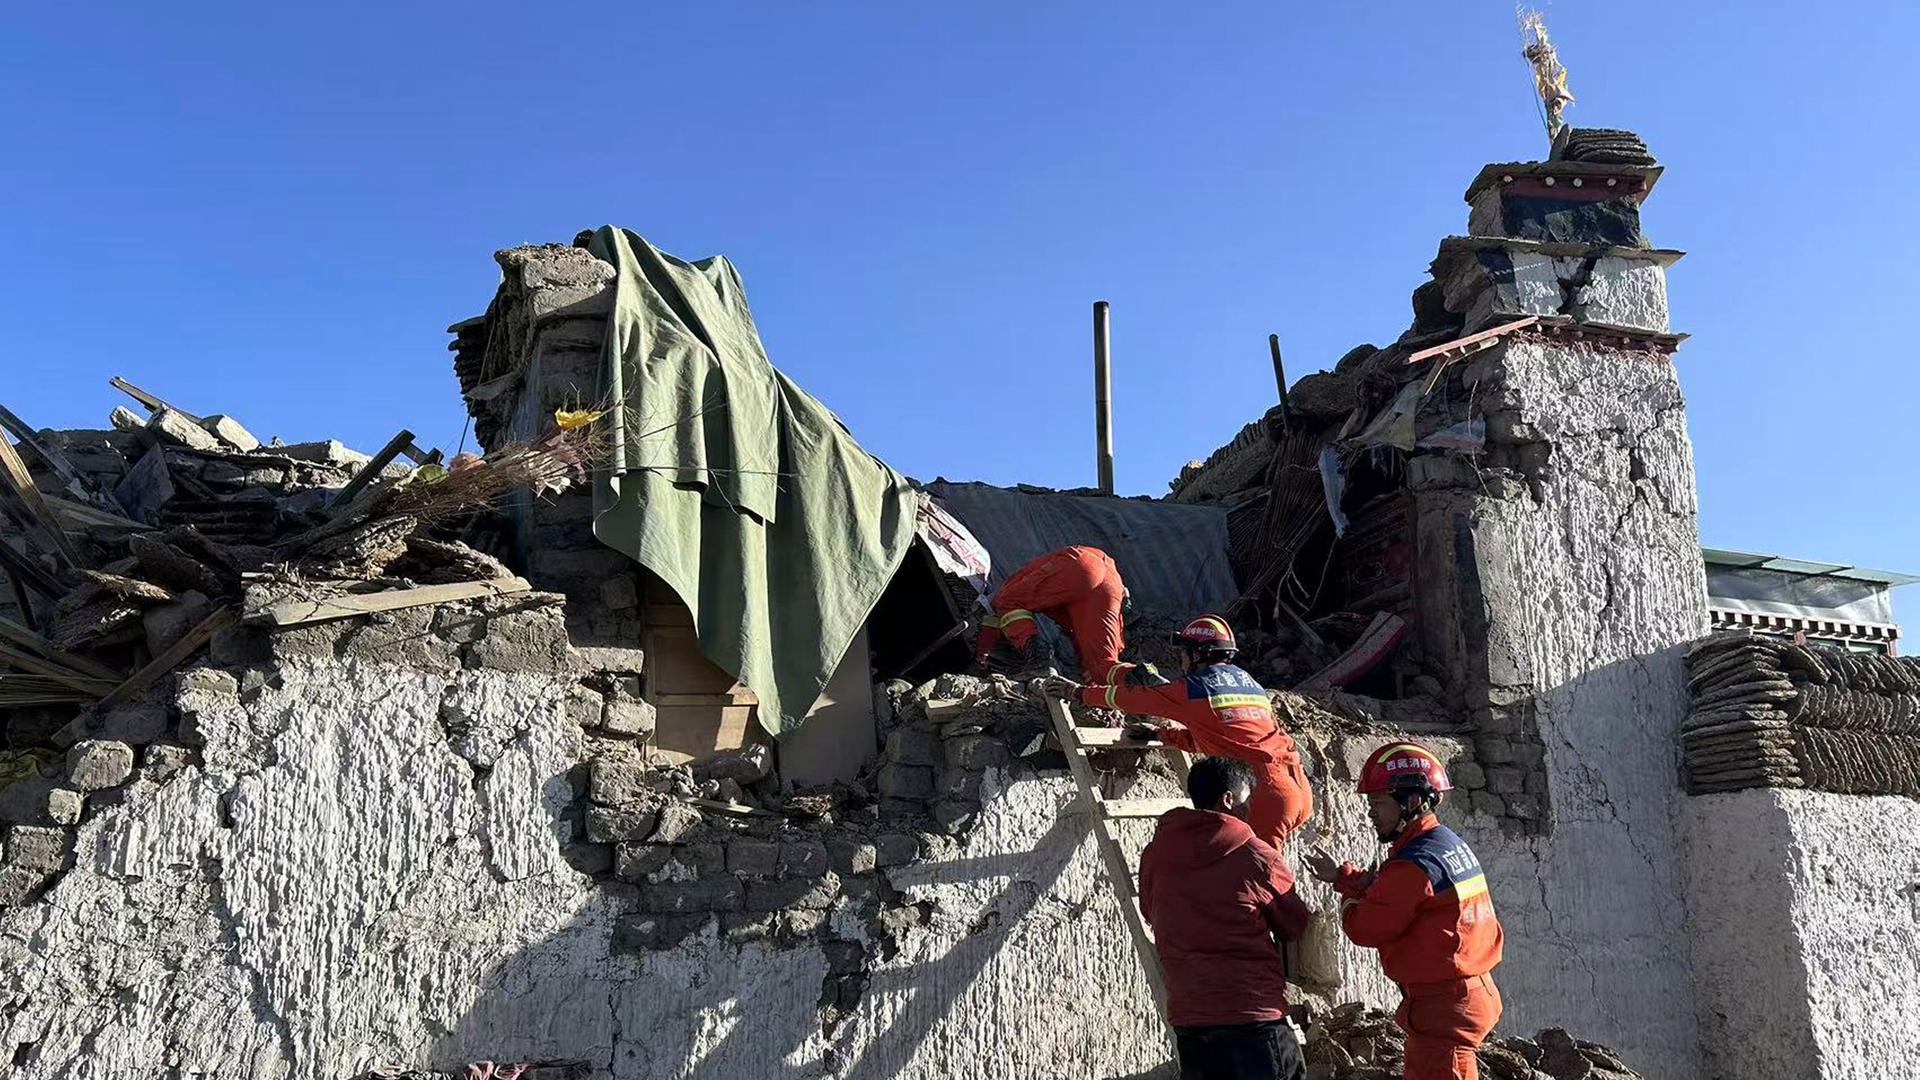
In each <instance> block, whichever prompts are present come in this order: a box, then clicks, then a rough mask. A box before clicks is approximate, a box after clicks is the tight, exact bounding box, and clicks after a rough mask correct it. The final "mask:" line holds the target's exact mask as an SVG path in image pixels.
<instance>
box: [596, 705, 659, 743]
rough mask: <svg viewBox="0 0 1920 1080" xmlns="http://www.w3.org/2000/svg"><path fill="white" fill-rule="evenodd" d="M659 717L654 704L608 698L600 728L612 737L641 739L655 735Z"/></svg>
mask: <svg viewBox="0 0 1920 1080" xmlns="http://www.w3.org/2000/svg"><path fill="white" fill-rule="evenodd" d="M656 722H657V715H656V714H655V712H654V708H653V703H652V702H649V701H641V700H638V699H636V698H626V697H620V698H608V699H607V703H606V708H605V710H604V711H603V712H602V713H601V717H600V727H601V728H602V729H603V730H604V731H606V732H607V733H608V734H610V735H626V736H629V737H632V738H636V739H641V738H646V737H648V736H651V735H652V734H653V729H654V725H655V723H656Z"/></svg>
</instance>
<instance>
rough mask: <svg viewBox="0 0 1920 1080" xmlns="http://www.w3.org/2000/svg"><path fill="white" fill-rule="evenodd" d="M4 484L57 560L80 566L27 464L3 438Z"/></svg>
mask: <svg viewBox="0 0 1920 1080" xmlns="http://www.w3.org/2000/svg"><path fill="white" fill-rule="evenodd" d="M0 481H4V482H5V484H6V486H7V488H8V489H10V490H11V491H12V492H13V495H14V498H16V499H18V500H19V501H20V503H21V505H23V506H25V507H26V509H27V514H28V516H29V517H30V518H31V519H32V520H33V521H34V522H35V524H36V525H37V526H38V527H39V529H40V530H41V531H44V532H45V533H46V539H47V541H48V542H49V543H51V544H52V545H53V551H54V555H55V557H57V558H59V559H60V560H61V561H62V562H64V563H65V564H66V565H68V566H78V565H80V553H79V552H77V551H75V550H73V545H72V544H69V543H68V542H67V534H66V533H65V532H63V531H61V528H60V523H59V522H58V521H56V520H54V516H53V511H52V510H50V509H48V508H47V503H46V500H45V499H44V498H42V497H41V495H40V489H39V488H37V487H35V486H34V484H33V477H32V475H30V474H29V473H28V472H27V463H26V462H24V461H22V460H20V454H19V452H18V451H16V450H14V448H13V444H12V443H10V442H8V441H7V439H6V437H5V436H3V435H0Z"/></svg>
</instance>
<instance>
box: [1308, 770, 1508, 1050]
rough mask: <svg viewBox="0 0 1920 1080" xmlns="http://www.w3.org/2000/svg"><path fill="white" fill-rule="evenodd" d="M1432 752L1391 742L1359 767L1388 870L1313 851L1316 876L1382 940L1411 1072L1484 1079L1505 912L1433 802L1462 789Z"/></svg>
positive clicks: (1365, 936) (1366, 938)
mask: <svg viewBox="0 0 1920 1080" xmlns="http://www.w3.org/2000/svg"><path fill="white" fill-rule="evenodd" d="M1452 786H1453V785H1452V783H1451V782H1450V781H1448V779H1447V770H1446V767H1445V766H1444V765H1442V764H1441V763H1440V759H1439V758H1437V757H1435V756H1434V754H1433V751H1431V750H1428V749H1427V748H1426V747H1424V746H1421V745H1420V744H1418V743H1410V742H1400V743H1388V744H1387V745H1386V746H1383V747H1381V748H1380V749H1378V750H1375V751H1374V752H1373V755H1372V756H1371V757H1369V758H1368V759H1367V764H1366V767H1365V768H1363V769H1362V770H1361V771H1360V783H1359V792H1360V794H1362V795H1365V796H1366V797H1367V813H1368V815H1369V816H1370V817H1371V818H1372V819H1373V828H1374V831H1375V832H1376V833H1377V834H1378V835H1379V837H1380V840H1381V842H1382V843H1385V844H1388V845H1391V846H1390V847H1389V848H1388V849H1387V860H1386V862H1384V863H1381V864H1380V869H1379V870H1377V871H1373V872H1365V871H1361V870H1358V869H1356V868H1354V867H1353V866H1351V865H1341V866H1335V865H1334V862H1333V860H1332V859H1331V858H1328V857H1327V855H1326V854H1325V853H1323V852H1315V853H1313V854H1311V855H1309V856H1307V867H1308V869H1309V870H1310V871H1311V872H1312V874H1313V876H1314V877H1317V878H1319V879H1320V880H1322V881H1324V882H1327V883H1328V884H1330V885H1332V886H1333V887H1334V889H1335V890H1336V891H1338V892H1339V893H1340V895H1341V896H1343V897H1345V898H1346V902H1345V903H1344V904H1343V905H1342V907H1341V910H1340V925H1341V928H1342V929H1344V930H1345V931H1346V932H1347V937H1349V938H1351V939H1352V940H1353V943H1354V944H1355V945H1360V946H1364V947H1367V948H1373V949H1379V950H1380V966H1381V967H1382V968H1384V969H1386V972H1387V978H1389V979H1392V980H1393V981H1394V983H1395V984H1396V985H1398V986H1399V987H1400V995H1401V1000H1400V1009H1399V1011H1398V1012H1396V1013H1394V1015H1393V1019H1394V1022H1395V1023H1398V1024H1399V1025H1400V1028H1401V1030H1403V1031H1405V1032H1406V1033H1407V1055H1406V1080H1476V1078H1477V1077H1478V1076H1479V1075H1480V1072H1479V1057H1478V1055H1477V1053H1476V1051H1477V1050H1478V1049H1479V1047H1480V1043H1481V1041H1482V1040H1484V1039H1485V1038H1486V1037H1487V1033H1488V1032H1489V1031H1492V1030H1493V1025H1494V1024H1495V1023H1497V1022H1498V1021H1499V1019H1500V1008H1501V1006H1500V990H1499V988H1498V987H1496V986H1494V985H1493V975H1492V971H1493V969H1494V967H1495V966H1496V965H1498V964H1499V963H1500V950H1501V944H1502V940H1501V939H1502V934H1501V930H1500V920H1499V919H1498V918H1496V917H1495V916H1494V914H1493V897H1492V896H1491V895H1490V894H1489V893H1488V892H1487V875H1486V873H1485V872H1484V871H1482V870H1481V869H1480V860H1479V859H1478V858H1477V857H1475V855H1474V854H1473V849H1472V848H1470V847H1468V846H1467V842H1466V841H1464V840H1462V839H1460V837H1459V836H1457V835H1455V833H1454V832H1453V830H1452V829H1449V828H1447V827H1446V826H1445V825H1442V824H1440V820H1439V818H1437V817H1435V816H1434V813H1433V812H1434V811H1435V810H1436V809H1438V808H1439V806H1440V800H1441V798H1442V797H1443V796H1444V795H1445V793H1446V792H1447V791H1448V790H1449V789H1450V788H1452Z"/></svg>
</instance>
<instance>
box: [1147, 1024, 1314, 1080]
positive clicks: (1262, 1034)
mask: <svg viewBox="0 0 1920 1080" xmlns="http://www.w3.org/2000/svg"><path fill="white" fill-rule="evenodd" d="M1173 1042H1174V1046H1175V1047H1176V1048H1178V1049H1179V1051H1180V1080H1305V1077H1306V1075H1307V1061H1306V1058H1304V1057H1302V1056H1301V1054H1300V1041H1299V1040H1298V1039H1296V1038H1294V1037H1293V1029H1292V1028H1290V1027H1288V1026H1287V1022H1286V1021H1285V1020H1268V1021H1265V1022H1263V1023H1258V1024H1220V1025H1218V1026H1214V1027H1177V1028H1174V1029H1173Z"/></svg>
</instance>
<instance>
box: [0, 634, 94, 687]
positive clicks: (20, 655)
mask: <svg viewBox="0 0 1920 1080" xmlns="http://www.w3.org/2000/svg"><path fill="white" fill-rule="evenodd" d="M0 664H6V665H7V666H8V667H11V668H14V669H16V670H19V671H24V672H26V673H27V674H29V675H40V676H44V677H45V678H49V679H52V680H54V681H55V682H58V683H60V684H61V685H63V686H69V687H72V688H73V689H75V690H78V691H80V692H82V693H84V694H90V695H92V696H93V697H99V696H100V695H102V694H105V693H106V692H108V691H109V690H112V689H113V680H111V679H95V678H89V677H88V676H85V675H81V674H79V673H78V672H74V671H68V670H67V669H66V668H64V667H61V666H60V665H59V664H55V663H52V662H50V661H47V660H42V659H41V658H39V657H37V656H34V655H33V654H32V653H29V652H26V651H25V650H22V649H15V648H13V647H12V646H10V645H0Z"/></svg>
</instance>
